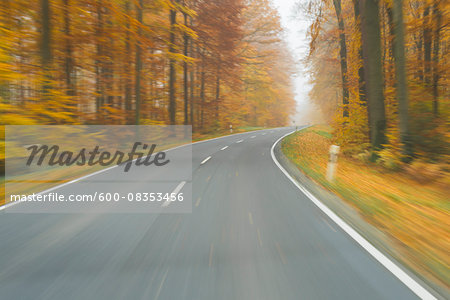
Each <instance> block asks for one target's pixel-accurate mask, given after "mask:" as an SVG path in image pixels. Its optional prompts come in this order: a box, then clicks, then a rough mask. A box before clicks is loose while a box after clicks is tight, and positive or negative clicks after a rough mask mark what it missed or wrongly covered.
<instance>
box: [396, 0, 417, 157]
mask: <svg viewBox="0 0 450 300" xmlns="http://www.w3.org/2000/svg"><path fill="white" fill-rule="evenodd" d="M392 10H393V11H392V12H393V21H394V28H393V29H394V40H393V48H394V62H395V77H396V93H397V101H398V114H399V120H400V123H399V125H400V126H399V127H400V140H401V142H402V144H403V154H404V155H405V158H404V160H405V161H409V160H411V158H412V155H413V152H412V144H411V138H410V132H409V125H408V84H407V79H406V59H405V29H404V24H403V1H402V0H394V4H393V9H392Z"/></svg>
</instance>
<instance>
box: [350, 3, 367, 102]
mask: <svg viewBox="0 0 450 300" xmlns="http://www.w3.org/2000/svg"><path fill="white" fill-rule="evenodd" d="M353 9H354V12H355V24H356V28H357V29H358V30H359V31H361V17H360V12H359V0H353ZM359 39H361V36H359ZM362 59H363V50H362V44H361V45H360V46H359V49H358V60H359V61H360V62H359V68H358V83H359V102H360V103H361V105H367V103H366V101H367V100H366V86H365V85H366V83H365V81H364V65H363V63H362Z"/></svg>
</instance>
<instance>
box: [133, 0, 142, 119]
mask: <svg viewBox="0 0 450 300" xmlns="http://www.w3.org/2000/svg"><path fill="white" fill-rule="evenodd" d="M143 6H144V3H143V0H139V3H137V5H136V19H137V21H138V24H137V26H138V30H137V41H136V59H135V66H134V67H135V83H134V84H135V86H134V93H135V102H136V117H135V123H136V125H139V122H140V117H141V70H142V57H141V56H142V54H141V51H142V50H141V41H140V39H141V38H142V10H143V8H144V7H143Z"/></svg>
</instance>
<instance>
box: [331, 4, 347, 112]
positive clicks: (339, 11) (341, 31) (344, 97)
mask: <svg viewBox="0 0 450 300" xmlns="http://www.w3.org/2000/svg"><path fill="white" fill-rule="evenodd" d="M333 4H334V10H335V11H336V17H337V20H338V28H339V45H340V51H339V56H340V61H341V77H342V104H343V116H344V118H347V117H348V86H347V46H346V43H345V27H344V20H343V19H342V9H341V0H333Z"/></svg>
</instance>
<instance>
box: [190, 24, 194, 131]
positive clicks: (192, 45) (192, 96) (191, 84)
mask: <svg viewBox="0 0 450 300" xmlns="http://www.w3.org/2000/svg"><path fill="white" fill-rule="evenodd" d="M190 25H191V27H192V17H190ZM189 52H190V55H191V57H194V40H193V39H190V43H189ZM189 81H190V99H191V105H190V107H189V108H190V111H189V113H190V117H191V125H192V130H194V102H195V101H194V67H193V66H191V70H190V72H189Z"/></svg>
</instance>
